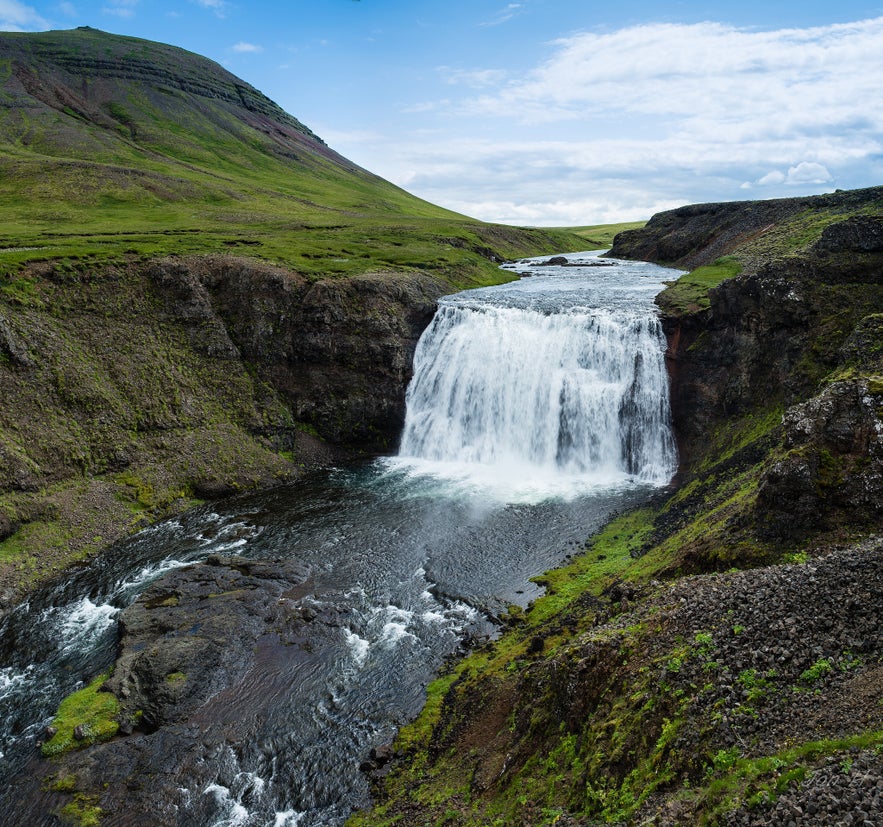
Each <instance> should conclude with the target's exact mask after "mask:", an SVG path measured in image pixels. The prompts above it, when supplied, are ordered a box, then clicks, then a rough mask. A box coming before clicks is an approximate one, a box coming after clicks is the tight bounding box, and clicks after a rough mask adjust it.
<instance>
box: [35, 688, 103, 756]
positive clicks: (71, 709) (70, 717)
mask: <svg viewBox="0 0 883 827" xmlns="http://www.w3.org/2000/svg"><path fill="white" fill-rule="evenodd" d="M107 678H108V673H105V674H103V675H99V676H98V677H97V678H95V680H93V681H92V682H91V683H90V684H89V685H88V686H87V687H85V688H84V689H80V690H79V691H77V692H74V693H73V694H72V695H68V697H67V698H65V699H64V700H63V701H62V702H61V704H60V706H59V707H58V713H57V714H56V716H55V719H54V720H53V721H52V726H54V727H55V728H56V729H57V730H58V731H57V732H56V733H55V735H53V736H52V738H51V739H50V740H48V741H47V742H46V743H45V744H43V747H42V752H43V755H45V756H47V757H51V756H53V755H60V754H61V753H64V752H69V751H70V750H72V749H77V748H78V747H81V746H88V745H89V744H94V743H96V742H99V741H106V740H108V739H110V738H113V736H114V735H116V734H117V732H118V730H119V728H120V725H119V722H118V721H117V720H116V719H117V716H118V715H119V711H120V706H119V701H117V698H116V696H115V695H114V694H113V693H111V692H101V691H100V687H101V685H102V684H103V683H104V682H105V681H106V680H107ZM78 726H80V727H82V728H83V730H84V734H85V737H84V738H83V739H81V740H79V741H78V740H76V739H75V738H74V729H76V727H78Z"/></svg>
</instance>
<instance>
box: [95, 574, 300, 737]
mask: <svg viewBox="0 0 883 827" xmlns="http://www.w3.org/2000/svg"><path fill="white" fill-rule="evenodd" d="M306 574H307V573H306V572H305V571H304V569H303V568H302V567H300V566H298V565H297V564H296V563H292V562H290V561H288V562H282V561H272V562H268V561H253V560H247V559H245V558H241V557H211V558H209V560H208V561H207V562H206V563H204V564H199V565H196V566H187V567H185V568H183V569H179V570H177V571H174V572H172V573H170V574H168V575H166V577H164V578H163V579H162V580H161V581H160V582H159V583H156V584H154V585H153V586H152V587H151V588H150V589H148V590H147V591H146V592H145V593H144V595H143V596H142V597H141V599H139V600H138V601H136V602H135V603H134V604H133V605H132V606H130V607H129V608H128V609H126V610H125V611H124V612H123V614H122V616H121V618H120V627H121V632H122V643H121V647H122V653H121V655H120V657H119V659H118V660H117V664H116V667H115V668H114V673H113V677H111V678H110V679H109V680H108V681H107V683H106V687H107V688H108V689H109V690H110V691H112V692H113V693H114V694H115V695H116V696H117V697H118V698H119V700H120V706H121V716H120V717H121V721H122V722H123V723H124V724H128V723H131V722H133V721H135V722H136V723H137V724H138V726H139V727H141V728H142V729H144V730H145V731H148V732H149V731H153V730H155V729H157V728H158V727H160V726H163V725H164V724H168V723H172V722H175V721H181V720H184V719H186V718H187V716H188V715H189V714H190V713H192V712H193V711H194V710H195V709H196V708H198V707H199V706H201V705H202V704H203V703H205V701H206V700H208V699H209V698H210V697H212V696H213V695H215V694H216V693H217V692H218V691H219V690H221V689H222V688H224V687H226V686H228V685H230V684H234V683H236V681H237V680H238V679H239V678H240V677H241V676H242V675H243V674H244V673H245V671H246V670H247V669H248V667H249V665H250V664H251V662H252V657H253V653H254V647H255V641H256V640H257V639H258V637H260V635H262V634H264V633H265V632H266V630H267V628H268V625H270V626H272V623H273V622H274V621H276V620H279V612H280V611H281V610H280V603H279V599H280V597H282V596H283V595H285V594H289V595H290V594H293V593H294V591H293V590H294V589H295V587H296V586H298V585H300V584H301V583H302V582H303V581H304V579H305V578H306Z"/></svg>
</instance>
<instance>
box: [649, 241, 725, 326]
mask: <svg viewBox="0 0 883 827" xmlns="http://www.w3.org/2000/svg"><path fill="white" fill-rule="evenodd" d="M741 272H742V263H741V262H740V261H739V259H737V258H736V257H734V256H724V257H723V258H719V259H717V261H715V262H714V263H713V264H706V265H705V266H703V267H697V268H696V269H695V270H692V271H691V272H689V273H685V274H684V275H683V276H681V277H680V278H679V279H678V280H677V281H676V282H675V283H674V284H671V285H669V286H668V287H666V289H665V290H663V291H662V292H661V293H660V294H659V295H658V296H657V297H656V302H657V304H658V305H659V306H660V307H661V308H662V310H663V311H664V312H666V313H669V314H670V315H673V316H679V315H684V314H688V313H698V312H700V311H702V310H706V309H708V307H709V306H710V302H709V299H708V291H709V290H710V289H711V288H712V287H717V286H718V285H719V284H720V283H721V282H723V281H726V280H727V279H731V278H735V277H736V276H738V275H739V273H741Z"/></svg>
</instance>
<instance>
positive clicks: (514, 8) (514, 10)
mask: <svg viewBox="0 0 883 827" xmlns="http://www.w3.org/2000/svg"><path fill="white" fill-rule="evenodd" d="M523 8H524V3H509V4H508V5H507V6H506V7H505V8H502V9H500V11H498V12H497V14H496V15H495V16H494V17H493V18H492V19H491V20H488V21H486V22H484V23H482V24H481V25H482V26H499V25H500V24H502V23H506V22H508V21H509V20H511V19H512V18H513V17H515V16H516V15H519V14H521V11H522V9H523Z"/></svg>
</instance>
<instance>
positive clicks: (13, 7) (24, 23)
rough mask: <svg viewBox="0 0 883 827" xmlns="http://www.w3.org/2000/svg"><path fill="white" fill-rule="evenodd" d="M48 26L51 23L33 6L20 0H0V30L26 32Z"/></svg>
mask: <svg viewBox="0 0 883 827" xmlns="http://www.w3.org/2000/svg"><path fill="white" fill-rule="evenodd" d="M48 28H49V23H47V22H46V21H45V20H44V19H43V18H42V17H41V16H40V15H39V14H38V13H37V11H36V10H35V9H33V8H32V7H31V6H26V5H24V4H23V3H20V2H18V0H0V31H4V32H24V31H34V30H39V29H48Z"/></svg>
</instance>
